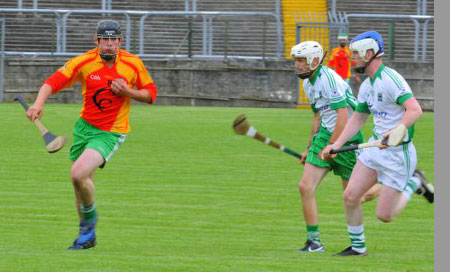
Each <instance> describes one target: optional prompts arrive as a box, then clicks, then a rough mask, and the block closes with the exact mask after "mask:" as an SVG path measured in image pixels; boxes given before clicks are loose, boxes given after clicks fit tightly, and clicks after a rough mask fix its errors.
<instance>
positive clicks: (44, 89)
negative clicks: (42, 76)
mask: <svg viewBox="0 0 450 272" xmlns="http://www.w3.org/2000/svg"><path fill="white" fill-rule="evenodd" d="M51 95H52V87H50V85H48V84H46V83H44V84H43V85H42V86H41V88H40V89H39V93H38V96H37V98H36V100H35V101H34V104H33V106H31V107H29V108H28V110H27V112H26V115H27V118H28V119H30V121H34V120H35V119H39V120H40V119H41V118H42V114H43V113H44V111H43V107H44V104H45V101H47V99H48V98H49V97H50V96H51Z"/></svg>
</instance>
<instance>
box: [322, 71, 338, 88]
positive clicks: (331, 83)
mask: <svg viewBox="0 0 450 272" xmlns="http://www.w3.org/2000/svg"><path fill="white" fill-rule="evenodd" d="M323 72H324V74H325V76H326V77H327V79H328V83H329V84H330V89H336V81H335V80H334V77H333V75H332V74H330V72H329V71H328V70H327V69H323Z"/></svg>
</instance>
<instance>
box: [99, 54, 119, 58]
mask: <svg viewBox="0 0 450 272" xmlns="http://www.w3.org/2000/svg"><path fill="white" fill-rule="evenodd" d="M116 55H117V54H116V53H114V54H106V53H100V57H101V58H102V59H104V60H112V59H114V58H115V57H116Z"/></svg>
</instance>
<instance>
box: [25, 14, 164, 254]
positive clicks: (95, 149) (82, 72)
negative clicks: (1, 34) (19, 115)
mask: <svg viewBox="0 0 450 272" xmlns="http://www.w3.org/2000/svg"><path fill="white" fill-rule="evenodd" d="M94 41H95V43H96V45H97V48H95V49H92V50H90V51H88V52H86V53H84V54H82V55H80V56H78V57H75V58H72V59H71V60H69V61H68V62H66V63H65V65H64V66H63V67H61V68H60V69H58V70H57V71H56V72H55V73H54V74H53V75H51V76H50V77H49V78H47V79H46V80H45V82H44V84H43V85H42V86H41V88H40V90H39V94H38V96H37V98H36V101H35V102H34V104H33V106H32V107H30V108H29V109H28V111H27V117H28V119H30V120H34V119H36V118H39V119H40V118H41V117H42V113H43V106H44V104H45V102H46V100H47V99H48V97H49V96H51V95H52V94H55V93H57V92H59V91H60V90H62V89H64V88H67V87H70V86H72V85H73V84H74V83H75V82H77V81H79V82H80V83H81V85H82V96H83V104H82V109H81V112H80V118H79V119H78V121H77V122H76V123H75V125H74V128H73V135H74V142H73V144H72V146H71V148H70V160H72V162H73V163H72V169H71V178H72V184H73V186H74V190H75V198H76V207H77V212H78V215H79V218H80V231H79V235H78V237H77V238H76V239H75V241H74V242H73V244H72V246H70V247H69V249H72V250H77V249H87V248H91V247H94V246H95V245H96V243H97V241H96V236H95V226H96V223H97V218H98V216H97V211H96V207H95V187H94V180H93V176H94V172H95V170H97V168H99V167H100V168H103V167H104V166H105V164H106V163H107V162H108V161H109V159H110V158H111V156H112V155H113V154H114V153H115V152H116V151H117V149H118V148H119V146H120V144H121V143H123V142H124V141H125V138H126V135H127V133H128V131H129V130H130V127H129V124H128V116H129V113H130V101H131V99H134V100H137V101H140V102H144V103H149V104H152V103H153V102H154V101H155V99H156V95H157V93H158V91H157V89H156V86H155V84H154V82H153V80H152V78H151V77H150V75H149V73H148V71H147V69H146V68H145V66H144V64H143V63H142V61H141V60H140V59H139V57H137V56H135V55H133V54H130V53H128V52H127V51H125V50H122V49H120V44H121V43H122V33H121V29H120V25H119V23H118V22H117V21H114V20H102V21H100V22H98V24H97V32H96V35H95V37H94Z"/></svg>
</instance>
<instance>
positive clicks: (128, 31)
mask: <svg viewBox="0 0 450 272" xmlns="http://www.w3.org/2000/svg"><path fill="white" fill-rule="evenodd" d="M73 13H78V14H123V15H125V17H126V20H127V24H126V28H125V29H126V38H125V49H126V50H127V51H129V50H130V42H131V41H130V40H131V39H130V37H131V19H130V15H129V14H130V13H133V14H134V13H135V12H130V11H128V10H98V9H84V10H82V9H74V10H68V11H67V12H66V13H65V14H64V16H63V19H62V22H63V24H62V25H63V29H62V34H63V35H62V44H63V48H62V52H66V44H67V24H66V22H67V18H68V17H69V16H70V15H71V14H73ZM136 14H139V13H136Z"/></svg>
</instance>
